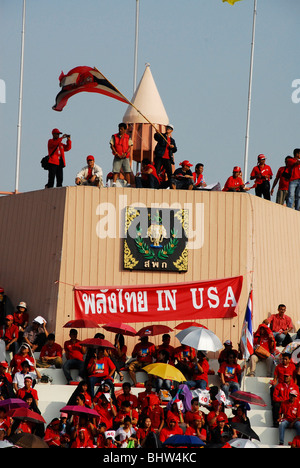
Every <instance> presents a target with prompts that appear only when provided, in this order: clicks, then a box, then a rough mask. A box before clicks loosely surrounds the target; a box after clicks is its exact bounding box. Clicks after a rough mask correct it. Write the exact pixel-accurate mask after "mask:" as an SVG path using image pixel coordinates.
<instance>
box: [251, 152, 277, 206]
mask: <svg viewBox="0 0 300 468" xmlns="http://www.w3.org/2000/svg"><path fill="white" fill-rule="evenodd" d="M272 177H273V172H272V169H271V168H270V166H268V165H267V164H266V157H265V155H264V154H259V155H258V156H257V165H256V166H254V168H253V169H252V171H251V174H250V179H251V180H255V195H256V196H257V197H260V198H262V197H263V198H264V199H265V200H271V193H270V180H271V179H272Z"/></svg>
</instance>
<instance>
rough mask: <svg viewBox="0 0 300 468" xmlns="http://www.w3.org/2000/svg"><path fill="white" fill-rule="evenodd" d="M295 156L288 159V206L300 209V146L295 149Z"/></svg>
mask: <svg viewBox="0 0 300 468" xmlns="http://www.w3.org/2000/svg"><path fill="white" fill-rule="evenodd" d="M293 156H294V157H293V158H291V159H289V160H288V168H289V171H290V183H289V190H288V195H287V200H286V206H288V207H289V208H294V207H295V210H297V211H299V210H300V148H296V149H294V153H293Z"/></svg>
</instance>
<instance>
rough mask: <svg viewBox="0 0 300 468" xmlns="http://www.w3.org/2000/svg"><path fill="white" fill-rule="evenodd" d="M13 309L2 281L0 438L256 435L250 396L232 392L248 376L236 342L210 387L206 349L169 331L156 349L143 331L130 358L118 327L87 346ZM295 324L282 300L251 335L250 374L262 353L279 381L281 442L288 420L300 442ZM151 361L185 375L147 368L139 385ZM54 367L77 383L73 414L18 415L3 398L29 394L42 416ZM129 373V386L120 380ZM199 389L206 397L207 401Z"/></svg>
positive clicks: (275, 388) (65, 442)
mask: <svg viewBox="0 0 300 468" xmlns="http://www.w3.org/2000/svg"><path fill="white" fill-rule="evenodd" d="M10 307H11V304H10V301H9V299H8V297H7V296H6V295H5V291H4V290H3V288H0V321H1V326H0V350H1V349H2V350H3V349H4V350H5V356H6V357H7V353H8V352H9V353H11V359H10V360H9V361H8V360H6V359H3V358H2V361H1V362H0V441H1V440H7V439H10V437H11V436H12V435H16V434H19V433H34V434H37V435H38V436H39V437H41V438H43V439H44V441H45V442H46V443H47V444H48V446H49V447H63V448H119V447H121V448H125V447H129V448H130V447H144V448H147V447H153V446H156V447H157V446H161V445H162V444H164V443H166V441H167V440H168V439H169V438H170V437H171V436H173V435H191V436H195V437H196V438H198V439H199V445H200V444H205V446H208V447H209V446H221V447H231V446H230V445H229V443H228V442H229V441H230V440H232V439H235V438H243V437H246V438H247V437H250V435H249V434H250V433H251V425H250V420H249V418H248V416H247V412H248V411H249V410H250V406H249V403H247V402H245V401H244V402H243V401H242V399H240V400H239V399H237V400H235V399H234V398H231V396H232V395H234V393H235V392H236V391H238V390H240V389H241V378H242V374H243V373H244V367H245V366H244V365H240V364H239V362H238V361H240V362H242V361H243V354H242V352H241V348H240V346H239V348H238V349H237V350H235V349H233V346H232V343H231V342H230V341H226V342H225V343H224V349H223V350H222V351H221V352H220V353H219V358H218V362H219V369H218V371H217V376H218V379H219V384H218V385H216V386H209V381H208V376H209V375H213V374H215V372H214V371H213V370H212V369H210V365H209V359H208V358H207V354H206V352H204V351H197V350H195V349H194V348H191V347H189V346H185V345H180V346H178V347H175V348H174V347H173V346H171V345H170V335H169V334H164V335H162V343H161V344H160V345H159V346H155V345H154V344H153V343H151V341H149V336H142V337H140V338H139V340H138V343H136V345H135V346H134V349H133V351H132V355H131V357H130V359H129V360H128V356H127V347H126V345H125V341H124V336H123V335H120V334H116V335H115V343H114V345H112V344H111V346H107V345H106V344H105V343H107V342H106V340H105V337H104V335H103V334H101V333H98V334H97V335H96V336H95V337H94V338H95V339H100V340H104V341H102V342H101V343H103V346H99V347H97V348H94V347H86V346H83V345H82V344H81V342H80V340H78V337H77V330H76V329H70V332H69V335H70V336H69V338H70V339H69V340H66V341H65V342H64V343H63V344H62V345H60V344H58V343H56V341H55V336H54V334H52V333H48V331H47V327H46V322H45V320H44V319H43V318H42V317H40V316H38V317H36V318H35V319H33V321H32V322H31V323H30V320H29V314H28V311H27V305H26V303H25V302H20V303H19V304H18V306H17V308H16V311H14V312H13V313H11V312H10V310H9V309H10ZM292 330H293V324H292V321H291V319H290V318H289V317H288V315H287V314H286V307H285V305H284V304H280V305H279V306H278V313H276V314H273V315H271V316H270V317H269V318H268V319H266V320H264V322H263V323H261V324H260V325H259V327H258V329H257V331H256V332H255V333H254V337H253V338H254V342H253V346H254V352H253V354H252V355H251V357H250V360H249V363H248V367H249V377H250V378H251V376H254V375H255V370H256V364H257V362H258V360H265V362H266V363H267V367H266V368H267V372H268V376H269V377H270V378H272V379H273V380H272V381H270V395H271V401H272V414H273V424H274V427H278V428H279V444H282V445H283V444H284V434H285V430H286V428H288V427H291V428H293V429H294V430H295V431H296V434H295V438H294V440H293V441H291V445H292V447H297V448H298V447H300V398H299V385H300V364H299V363H298V362H300V354H299V359H298V360H297V359H295V357H293V359H292V352H291V351H292V348H291V350H289V352H288V351H287V349H288V346H291V344H293V340H292V338H291V335H290V333H291V331H292ZM298 334H299V333H298ZM297 338H298V335H297ZM104 344H105V345H104ZM15 345H16V346H15ZM1 346H2V348H1ZM279 346H281V350H280V351H279V350H278V347H279ZM282 350H283V351H282ZM298 351H300V347H299V350H298ZM36 352H39V355H38V356H39V357H38V359H36V357H35V356H37V355H36V354H34V353H36ZM293 356H294V354H293ZM296 356H298V355H296ZM153 362H156V363H168V364H170V365H172V366H173V367H176V368H177V369H179V370H180V371H181V372H182V374H183V375H184V377H185V379H186V380H185V381H184V382H182V383H180V384H179V383H178V382H176V381H175V380H174V381H171V380H164V379H162V378H158V377H157V376H153V375H150V374H148V380H147V381H146V383H145V384H141V383H139V382H137V379H136V373H137V372H139V371H141V370H142V369H143V368H144V367H145V366H146V365H148V364H150V363H153ZM50 366H51V367H56V368H62V370H63V373H64V375H65V377H66V384H67V383H69V384H70V385H72V384H76V386H74V392H73V393H72V395H71V397H70V399H69V401H68V402H67V406H68V408H70V406H72V408H73V409H72V412H71V413H69V412H68V411H67V412H66V413H62V414H59V415H57V417H55V418H54V419H53V420H52V421H51V423H50V424H48V425H47V426H46V427H45V424H43V423H41V422H40V421H38V420H37V421H35V420H32V419H26V417H25V418H24V417H22V418H20V417H19V416H18V415H15V413H14V411H15V410H10V409H9V408H7V407H6V406H5V401H7V400H9V399H13V398H18V399H19V400H24V401H25V402H26V403H27V407H28V408H29V409H30V410H32V411H33V412H34V413H35V414H36V415H40V414H41V412H40V410H39V395H38V390H37V387H36V386H35V384H36V382H38V381H40V380H41V373H40V370H39V369H40V368H45V367H46V368H47V367H50ZM72 369H78V373H79V376H80V378H81V381H80V382H79V381H76V382H73V381H72V377H71V370H72ZM125 370H126V371H127V372H128V374H126V375H129V376H130V378H131V381H132V383H129V382H128V381H125V382H124V381H123V380H124V371H125ZM117 374H118V376H119V379H118V380H119V381H121V382H123V383H122V384H119V385H122V386H121V387H119V386H118V385H116V381H115V378H116V376H117ZM132 386H135V387H141V389H140V391H139V393H138V396H136V395H135V394H133V393H132ZM203 396H205V397H206V398H207V400H206V402H205V403H203V400H202V398H203ZM1 402H3V404H4V406H2V405H1ZM228 405H229V406H230V407H231V409H232V414H233V416H232V417H230V418H229V417H228V416H227V414H226V411H225V408H226V407H227V406H228ZM245 428H246V431H245ZM248 431H249V432H248ZM167 443H168V442H167ZM153 444H154V445H153Z"/></svg>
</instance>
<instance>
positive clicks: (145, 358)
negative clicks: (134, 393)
mask: <svg viewBox="0 0 300 468" xmlns="http://www.w3.org/2000/svg"><path fill="white" fill-rule="evenodd" d="M148 339H149V338H148V336H142V337H141V338H140V343H137V344H136V345H135V347H134V348H133V351H132V357H133V358H135V359H134V361H132V362H131V363H130V364H129V366H128V371H129V375H130V377H131V379H132V381H133V384H134V385H135V386H137V385H139V384H137V380H136V372H138V371H139V370H141V369H142V368H143V367H145V366H147V364H151V363H152V357H153V356H154V355H155V351H156V348H155V345H154V344H153V343H150V341H149V340H148Z"/></svg>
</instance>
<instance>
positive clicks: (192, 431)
mask: <svg viewBox="0 0 300 468" xmlns="http://www.w3.org/2000/svg"><path fill="white" fill-rule="evenodd" d="M184 434H185V435H190V436H195V437H199V436H198V434H197V431H196V429H194V428H193V427H190V426H189V427H187V428H186V431H185V433H184ZM206 437H207V432H206V430H205V429H204V428H203V427H202V428H201V429H200V437H199V439H200V440H206Z"/></svg>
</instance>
